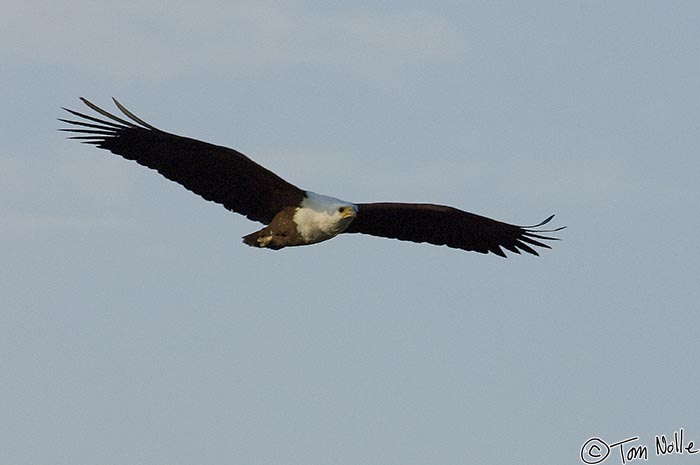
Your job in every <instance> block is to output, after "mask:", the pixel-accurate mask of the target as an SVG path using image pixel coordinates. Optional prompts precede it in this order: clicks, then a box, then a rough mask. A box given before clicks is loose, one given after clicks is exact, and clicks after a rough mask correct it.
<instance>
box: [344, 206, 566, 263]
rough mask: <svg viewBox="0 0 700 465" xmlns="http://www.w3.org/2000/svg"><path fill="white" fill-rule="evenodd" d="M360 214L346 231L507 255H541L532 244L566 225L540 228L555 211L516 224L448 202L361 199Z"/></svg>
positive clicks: (540, 245)
mask: <svg viewBox="0 0 700 465" xmlns="http://www.w3.org/2000/svg"><path fill="white" fill-rule="evenodd" d="M357 207H358V212H357V218H355V219H354V220H353V222H352V223H350V226H348V228H347V229H346V230H345V232H346V233H362V234H371V235H372V236H381V237H388V238H391V239H399V240H402V241H412V242H428V243H430V244H435V245H446V246H448V247H452V248H455V249H463V250H473V251H475V252H480V253H489V252H493V253H495V254H497V255H500V256H502V257H505V256H506V255H505V253H504V252H503V249H507V250H510V251H511V252H515V253H518V254H519V253H520V251H521V250H523V251H525V252H528V253H531V254H533V255H539V254H538V253H537V252H536V251H535V250H534V249H533V248H532V247H533V246H535V247H546V248H548V249H549V248H550V247H549V246H548V245H547V244H545V243H543V242H541V241H543V240H557V239H556V238H553V237H546V236H542V235H541V233H551V232H555V231H559V230H561V229H564V228H563V227H561V228H557V229H549V230H537V229H535V228H538V227H540V226H542V225H544V224H547V223H548V222H549V221H550V220H551V219H552V218H553V217H554V215H552V216H550V217H549V218H547V219H546V220H544V221H542V222H541V223H539V224H536V225H534V226H515V225H512V224H508V223H502V222H500V221H496V220H492V219H490V218H486V217H484V216H479V215H475V214H474V213H468V212H465V211H462V210H458V209H456V208H452V207H447V206H444V205H432V204H416V203H361V204H358V205H357Z"/></svg>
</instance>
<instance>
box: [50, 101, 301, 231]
mask: <svg viewBox="0 0 700 465" xmlns="http://www.w3.org/2000/svg"><path fill="white" fill-rule="evenodd" d="M81 100H82V101H83V103H85V105H87V106H88V107H90V108H91V109H92V110H94V111H95V112H97V113H99V114H100V115H102V116H103V117H104V118H105V119H100V118H96V117H94V116H88V115H85V114H83V113H79V112H77V111H73V110H69V109H67V108H64V110H66V111H67V112H69V113H71V114H72V115H73V116H77V117H78V118H82V119H80V120H70V119H60V121H63V122H65V123H68V124H71V125H73V126H75V127H71V128H67V129H62V131H68V132H72V133H75V134H76V135H75V136H73V137H71V138H72V139H79V140H82V141H83V142H85V143H88V144H93V145H96V146H97V147H100V148H103V149H107V150H109V151H111V152H113V153H116V154H117V155H121V156H122V157H124V158H127V159H129V160H135V161H136V162H138V163H139V164H141V165H144V166H147V167H149V168H152V169H155V170H157V171H158V172H159V173H160V174H162V175H163V176H165V177H166V178H168V179H170V180H171V181H175V182H177V183H179V184H181V185H183V186H184V187H185V188H187V189H189V190H191V191H192V192H194V193H195V194H198V195H200V196H202V197H204V198H205V199H206V200H211V201H214V202H216V203H220V204H222V205H223V206H224V207H226V208H228V209H229V210H231V211H234V212H236V213H240V214H242V215H245V216H247V217H248V218H250V219H251V220H254V221H259V222H261V223H264V224H268V223H269V222H270V221H272V218H273V217H274V216H275V214H276V213H277V212H279V211H280V210H282V208H284V207H286V206H296V205H299V203H300V202H301V200H302V199H303V196H304V192H303V191H302V190H301V189H299V188H298V187H296V186H294V185H292V184H290V183H288V182H287V181H285V180H284V179H282V178H280V177H279V176H277V175H276V174H274V173H273V172H271V171H269V170H267V169H265V168H263V167H262V166H260V165H258V164H257V163H255V162H254V161H252V160H251V159H250V158H248V157H246V156H245V155H243V154H242V153H240V152H237V151H236V150H233V149H230V148H227V147H221V146H218V145H213V144H209V143H206V142H202V141H199V140H195V139H190V138H187V137H182V136H177V135H175V134H170V133H167V132H164V131H161V130H160V129H157V128H155V127H153V126H151V125H150V124H148V123H146V122H144V121H143V120H141V119H140V118H138V117H137V116H135V115H134V114H132V113H131V112H130V111H129V110H127V109H126V108H124V106H122V105H121V104H120V103H119V102H117V101H116V100H114V103H115V104H116V105H117V107H118V108H119V110H121V112H122V113H124V115H126V116H127V117H128V118H129V119H130V120H131V121H128V120H125V119H122V118H119V117H117V116H115V115H113V114H111V113H108V112H106V111H105V110H103V109H101V108H99V107H98V106H97V105H95V104H93V103H92V102H90V101H88V100H87V99H84V98H81Z"/></svg>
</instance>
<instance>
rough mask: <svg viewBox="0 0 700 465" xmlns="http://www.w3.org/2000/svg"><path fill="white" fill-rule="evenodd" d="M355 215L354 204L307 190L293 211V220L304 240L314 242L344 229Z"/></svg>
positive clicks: (330, 236) (332, 235)
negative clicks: (298, 205)
mask: <svg viewBox="0 0 700 465" xmlns="http://www.w3.org/2000/svg"><path fill="white" fill-rule="evenodd" d="M356 216H357V206H356V205H355V204H352V203H350V202H345V201H343V200H340V199H336V198H334V197H328V196H326V195H320V194H316V193H314V192H310V191H307V192H306V198H305V199H304V200H303V201H302V202H301V206H300V207H299V208H298V209H297V211H296V212H295V213H294V222H295V223H296V225H297V230H298V231H299V233H300V234H301V236H302V237H303V238H304V240H307V241H309V243H314V242H321V241H325V240H327V239H330V238H332V237H335V236H337V235H338V234H340V233H341V232H343V231H345V229H346V228H347V227H348V226H349V225H350V223H351V222H352V220H354V219H355V217H356Z"/></svg>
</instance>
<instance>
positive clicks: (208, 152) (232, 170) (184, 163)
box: [59, 97, 564, 257]
mask: <svg viewBox="0 0 700 465" xmlns="http://www.w3.org/2000/svg"><path fill="white" fill-rule="evenodd" d="M80 100H81V101H82V102H83V103H84V104H85V105H87V106H88V107H89V108H90V109H92V110H93V111H94V112H95V113H97V114H98V115H100V116H101V118H100V117H97V116H90V115H87V114H84V113H80V112H77V111H74V110H70V109H68V108H63V109H64V110H65V111H67V112H68V113H70V114H71V115H73V116H74V117H77V118H79V119H78V120H76V119H64V118H59V120H60V121H62V122H64V123H67V124H69V125H71V126H70V127H68V128H63V129H61V131H68V132H71V133H73V134H74V135H72V136H71V137H69V138H70V139H78V140H80V141H82V142H84V143H87V144H93V145H95V146H97V147H99V148H101V149H106V150H109V151H111V152H112V153H115V154H117V155H121V156H122V157H124V158H126V159H128V160H134V161H136V162H137V163H139V164H141V165H144V166H146V167H148V168H152V169H154V170H156V171H158V172H159V173H160V174H162V175H163V176H165V177H166V178H168V179H170V180H171V181H175V182H177V183H178V184H181V185H182V186H184V187H185V188H186V189H188V190H190V191H192V192H194V193H195V194H198V195H200V196H201V197H203V198H204V199H206V200H211V201H213V202H216V203H219V204H221V205H223V206H224V207H226V208H227V209H228V210H231V211H233V212H236V213H240V214H241V215H244V216H246V217H247V218H248V219H250V220H253V221H258V222H260V223H262V224H264V225H265V227H264V228H262V229H260V230H259V231H255V232H253V233H251V234H248V235H247V236H244V237H243V242H244V243H245V244H247V245H250V246H253V247H260V248H268V249H274V250H278V249H282V248H284V247H290V246H299V245H309V244H315V243H318V242H322V241H325V240H328V239H332V238H333V237H335V236H337V235H338V234H341V233H360V234H369V235H372V236H380V237H386V238H391V239H399V240H402V241H412V242H427V243H430V244H434V245H446V246H448V247H452V248H455V249H462V250H468V251H475V252H479V253H484V254H486V253H489V252H491V253H494V254H496V255H500V256H502V257H505V256H506V254H505V252H504V251H503V249H506V250H509V251H511V252H514V253H518V254H519V253H520V251H525V252H528V253H530V254H532V255H539V254H538V253H537V251H536V250H535V249H534V247H544V248H548V249H549V248H550V246H549V245H548V244H546V243H545V242H543V241H548V240H558V239H557V238H554V237H550V236H544V235H542V234H543V233H544V234H546V233H553V232H556V231H559V230H561V229H563V228H564V227H560V228H556V229H538V228H541V226H543V225H545V224H547V223H549V222H550V221H551V219H552V218H553V217H554V215H552V216H550V217H548V218H547V219H545V220H544V221H542V222H540V223H538V224H536V225H533V226H516V225H512V224H508V223H503V222H501V221H496V220H493V219H490V218H486V217H484V216H480V215H476V214H474V213H468V212H465V211H462V210H458V209H456V208H453V207H448V206H445V205H433V204H428V203H394V202H382V203H352V202H346V201H343V200H340V199H336V198H333V197H329V196H325V195H320V194H316V193H314V192H311V191H306V190H303V189H300V188H299V187H297V186H294V185H293V184H291V183H289V182H287V181H285V180H284V179H282V178H281V177H279V176H277V175H276V174H274V173H273V172H271V171H269V170H268V169H266V168H264V167H262V166H260V165H259V164H257V163H255V162H254V161H253V160H251V159H250V158H248V157H247V156H245V155H243V154H242V153H240V152H238V151H236V150H233V149H230V148H227V147H222V146H219V145H213V144H210V143H207V142H202V141H199V140H196V139H191V138H188V137H183V136H178V135H175V134H171V133H168V132H165V131H162V130H160V129H158V128H156V127H154V126H151V125H150V124H148V123H146V122H145V121H143V120H142V119H140V118H139V117H137V116H136V115H134V114H133V113H131V112H130V111H129V110H127V109H126V108H125V107H124V106H123V105H122V104H121V103H119V102H118V101H117V100H116V99H113V100H114V103H115V105H116V106H117V108H118V109H119V110H120V111H121V112H122V113H123V114H124V116H125V117H126V118H128V119H124V118H123V117H119V116H115V115H113V114H111V113H109V112H107V111H105V110H103V109H102V108H100V107H98V106H97V105H95V104H94V103H92V102H90V101H89V100H87V99H85V98H82V97H81V98H80Z"/></svg>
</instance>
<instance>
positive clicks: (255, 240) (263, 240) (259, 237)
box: [243, 227, 284, 250]
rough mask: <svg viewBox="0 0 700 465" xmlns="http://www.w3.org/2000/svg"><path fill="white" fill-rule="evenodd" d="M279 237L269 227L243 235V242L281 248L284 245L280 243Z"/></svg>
mask: <svg viewBox="0 0 700 465" xmlns="http://www.w3.org/2000/svg"><path fill="white" fill-rule="evenodd" d="M278 242H279V237H278V236H277V235H276V234H275V232H274V231H272V230H271V229H270V228H269V227H265V228H262V229H261V230H260V231H255V232H254V233H251V234H248V235H247V236H243V243H244V244H247V245H249V246H251V247H260V248H265V247H268V248H270V249H275V250H276V249H281V248H282V247H284V245H278Z"/></svg>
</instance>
